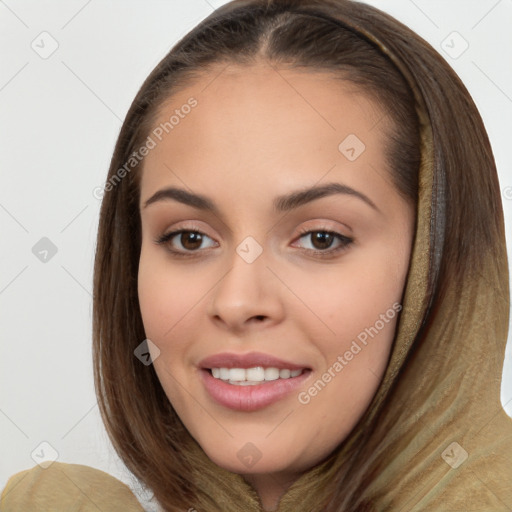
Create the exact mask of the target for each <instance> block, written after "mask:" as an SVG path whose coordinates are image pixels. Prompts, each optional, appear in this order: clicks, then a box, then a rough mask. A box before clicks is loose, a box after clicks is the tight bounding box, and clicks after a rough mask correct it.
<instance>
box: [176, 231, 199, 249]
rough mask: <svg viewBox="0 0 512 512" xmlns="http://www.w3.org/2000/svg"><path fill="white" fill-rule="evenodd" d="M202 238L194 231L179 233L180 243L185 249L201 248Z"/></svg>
mask: <svg viewBox="0 0 512 512" xmlns="http://www.w3.org/2000/svg"><path fill="white" fill-rule="evenodd" d="M202 238H203V236H202V235H201V233H196V232H194V231H187V232H183V233H181V236H180V242H181V244H182V245H183V247H185V249H189V250H193V249H197V248H198V247H201V242H202ZM189 241H191V242H192V246H190V244H189V243H188V242H189Z"/></svg>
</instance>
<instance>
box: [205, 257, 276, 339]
mask: <svg viewBox="0 0 512 512" xmlns="http://www.w3.org/2000/svg"><path fill="white" fill-rule="evenodd" d="M267 263H268V261H267V258H266V257H265V251H263V253H262V254H261V255H260V256H259V257H258V258H257V259H256V260H254V261H253V262H252V263H249V262H247V261H245V260H244V259H243V258H242V257H241V256H240V255H239V254H238V253H237V252H236V251H235V250H233V255H232V256H231V257H230V259H229V261H228V263H227V265H229V267H228V270H227V271H226V272H225V273H224V276H223V277H222V278H221V279H220V281H219V282H218V283H217V284H216V285H215V286H214V288H213V290H212V293H211V294H210V300H209V303H208V315H209V317H210V318H211V319H212V321H213V322H215V323H216V324H217V325H218V326H219V327H221V328H223V329H225V330H229V331H233V332H238V333H240V332H242V331H243V330H246V329H254V328H256V329H258V328H263V327H268V326H270V325H274V324H277V323H279V322H281V321H282V318H283V316H284V306H283V303H282V290H280V289H279V287H280V282H279V280H278V279H276V277H275V275H274V273H273V272H271V271H270V270H269V269H268V268H267ZM281 286H282V285H281Z"/></svg>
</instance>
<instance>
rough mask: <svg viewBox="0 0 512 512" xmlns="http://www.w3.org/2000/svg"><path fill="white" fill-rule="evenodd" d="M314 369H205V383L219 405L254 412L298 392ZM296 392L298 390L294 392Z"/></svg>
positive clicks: (210, 394)
mask: <svg viewBox="0 0 512 512" xmlns="http://www.w3.org/2000/svg"><path fill="white" fill-rule="evenodd" d="M311 373H312V370H311V369H309V368H303V369H295V370H290V369H287V368H281V369H278V368H276V367H267V368H264V367H251V368H225V367H221V368H218V367H217V368H203V369H201V370H200V375H201V378H202V382H203V385H204V387H205V390H206V392H207V394H208V395H209V397H210V399H211V400H212V401H213V402H214V403H215V404H217V405H220V406H222V407H225V408H228V409H231V410H234V411H238V412H255V411H259V410H262V409H264V408H266V407H269V406H271V405H272V404H275V403H277V402H280V401H283V400H285V399H287V398H289V397H290V396H293V395H294V394H295V395H297V394H298V393H299V391H300V389H301V388H302V387H304V383H305V381H306V380H307V379H309V377H310V375H311ZM294 392H295V393H294Z"/></svg>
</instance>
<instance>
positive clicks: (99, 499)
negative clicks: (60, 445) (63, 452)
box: [0, 462, 143, 512]
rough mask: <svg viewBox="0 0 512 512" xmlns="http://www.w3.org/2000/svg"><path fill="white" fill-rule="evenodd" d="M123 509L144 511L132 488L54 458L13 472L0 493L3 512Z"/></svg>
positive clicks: (92, 469)
mask: <svg viewBox="0 0 512 512" xmlns="http://www.w3.org/2000/svg"><path fill="white" fill-rule="evenodd" d="M27 510H30V511H31V512H38V511H47V510H52V512H59V511H61V510H62V511H64V510H65V511H72V512H89V511H91V512H92V511H95V512H97V511H98V510H109V511H115V510H122V511H123V512H125V511H126V512H143V508H142V506H141V504H140V503H139V502H138V501H137V498H135V496H134V494H133V493H132V492H131V490H130V488H129V487H128V486H127V485H125V484H124V483H123V482H121V481H120V480H118V479H117V478H115V477H113V476H112V475H109V474H108V473H105V472H104V471H101V470H99V469H96V468H92V467H90V466H84V465H81V464H67V463H63V462H54V463H53V464H51V465H50V466H48V467H47V468H42V467H41V466H39V465H38V466H35V467H33V468H31V469H27V470H24V471H20V472H19V473H16V474H15V475H13V476H11V477H10V479H9V481H8V482H7V485H6V486H5V488H4V490H3V492H2V496H1V497H0V512H21V511H23V512H25V511H27Z"/></svg>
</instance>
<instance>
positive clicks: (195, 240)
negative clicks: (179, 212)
mask: <svg viewBox="0 0 512 512" xmlns="http://www.w3.org/2000/svg"><path fill="white" fill-rule="evenodd" d="M208 240H210V241H211V242H213V240H212V239H211V238H210V237H209V236H208V235H205V234H204V233H201V232H199V231H194V230H191V229H180V230H178V231H172V232H171V233H167V234H164V235H162V236H161V237H160V238H157V239H156V240H155V242H156V243H157V244H159V245H165V246H166V247H167V249H168V250H169V251H170V252H172V253H174V254H176V255H187V254H189V253H193V252H195V253H199V252H202V251H199V250H198V249H201V245H203V242H207V241H208ZM212 245H213V244H212V243H210V245H207V246H206V247H203V249H205V248H206V249H207V248H209V247H212Z"/></svg>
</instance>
